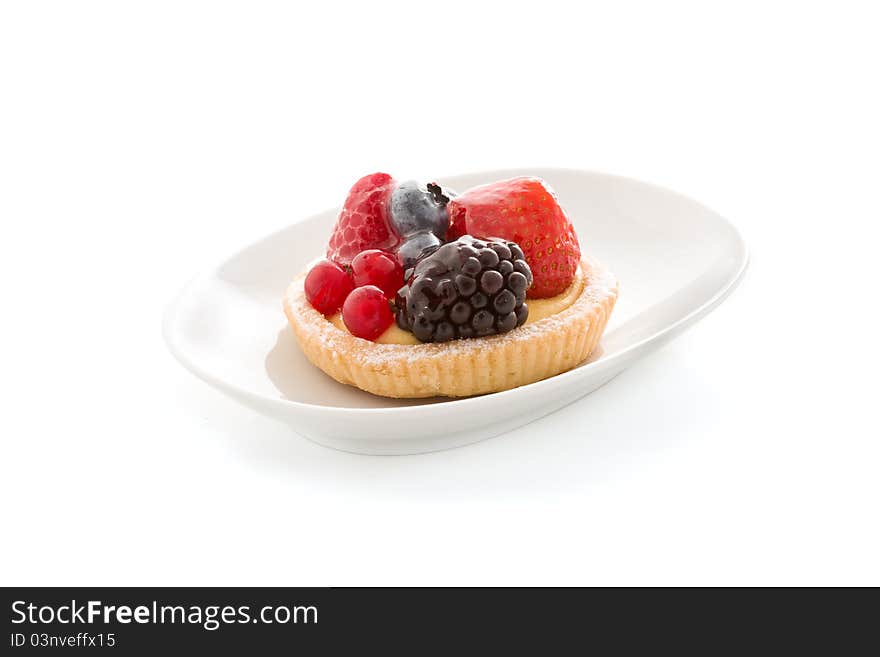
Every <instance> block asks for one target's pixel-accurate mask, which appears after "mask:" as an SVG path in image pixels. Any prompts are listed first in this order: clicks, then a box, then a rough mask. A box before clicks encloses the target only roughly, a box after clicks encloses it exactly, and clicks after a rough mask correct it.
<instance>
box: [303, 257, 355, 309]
mask: <svg viewBox="0 0 880 657" xmlns="http://www.w3.org/2000/svg"><path fill="white" fill-rule="evenodd" d="M303 287H304V288H305V292H306V299H308V301H309V303H310V304H312V307H313V308H314V309H315V310H317V311H318V312H319V313H323V314H324V315H332V314H333V313H335V312H337V311H338V310H339V309H340V308H342V304H343V303H344V302H345V299H346V297H348V295H349V293H350V292H351V291H352V289H354V283H353V282H352V280H351V276H349V275H348V272H346V271H345V270H344V269H342V267H340V266H339V265H337V264H336V263H333V262H330V261H329V260H322V261H321V262H319V263H317V264H316V265H315V266H314V267H312V268H311V270H309V273H308V274H307V275H306V280H305V282H304V283H303Z"/></svg>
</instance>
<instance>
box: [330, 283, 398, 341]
mask: <svg viewBox="0 0 880 657" xmlns="http://www.w3.org/2000/svg"><path fill="white" fill-rule="evenodd" d="M342 321H343V322H345V328H347V329H348V331H349V333H351V334H352V335H354V336H356V337H358V338H364V339H365V340H375V339H376V338H378V337H379V336H380V335H382V334H383V333H384V332H385V329H387V328H388V327H389V326H391V323H392V322H393V321H394V315H392V314H391V306H390V305H389V303H388V299H387V298H386V297H385V293H384V292H383V291H382V290H380V289H379V288H378V287H376V286H375V285H365V286H364V287H358V288H355V290H354V291H353V292H352V293H351V294H349V295H348V298H347V299H346V300H345V303H344V304H342Z"/></svg>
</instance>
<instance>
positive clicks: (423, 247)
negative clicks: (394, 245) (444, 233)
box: [397, 232, 440, 269]
mask: <svg viewBox="0 0 880 657" xmlns="http://www.w3.org/2000/svg"><path fill="white" fill-rule="evenodd" d="M438 246H440V238H439V237H437V236H436V235H434V234H433V233H428V232H424V233H416V234H415V235H410V236H409V237H407V238H406V241H405V242H404V243H403V244H401V245H400V246H399V247H398V249H397V259H398V260H399V261H400V264H401V265H403V268H404V269H409V268H410V267H413V266H415V264H416V261H417V260H418V259H419V258H420V257H421V256H422V255H424V254H425V253H428V252H430V251H432V250H434V249H436V248H437V247H438ZM429 264H430V263H429Z"/></svg>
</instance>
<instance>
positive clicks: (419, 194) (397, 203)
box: [390, 180, 455, 239]
mask: <svg viewBox="0 0 880 657" xmlns="http://www.w3.org/2000/svg"><path fill="white" fill-rule="evenodd" d="M451 196H455V194H453V193H451V192H449V191H447V190H443V189H442V188H441V187H440V185H438V184H437V183H428V184H427V185H425V184H423V183H420V182H418V181H417V180H407V181H406V182H402V183H400V184H399V185H398V186H397V188H396V189H395V190H394V191H393V192H392V193H391V207H390V210H391V212H390V217H391V224H392V226H393V228H394V230H396V231H397V233H398V235H401V236H403V237H408V236H409V235H413V234H414V233H420V232H424V231H427V232H431V233H433V234H434V235H436V236H437V237H439V238H441V239H443V238H444V237H446V229H447V228H449V210H448V209H447V207H446V205H447V203H449V199H450V197H451Z"/></svg>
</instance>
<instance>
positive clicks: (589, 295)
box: [284, 258, 617, 397]
mask: <svg viewBox="0 0 880 657" xmlns="http://www.w3.org/2000/svg"><path fill="white" fill-rule="evenodd" d="M577 275H578V276H582V277H584V278H585V279H586V283H585V285H584V289H583V291H582V292H581V294H580V296H579V297H578V298H577V299H576V300H575V301H574V303H572V304H571V305H570V306H569V307H568V308H565V309H564V310H562V311H560V312H559V313H556V314H555V315H551V316H550V317H545V318H543V319H540V320H538V321H537V322H534V323H531V324H526V325H524V326H520V327H519V328H516V329H514V330H513V331H510V332H508V333H504V334H502V335H493V336H489V337H485V338H473V339H469V340H453V341H450V342H441V343H425V344H418V345H399V344H377V343H375V342H370V341H369V340H363V339H361V338H356V337H355V336H353V335H351V334H350V333H348V332H347V331H343V330H341V329H339V328H337V327H336V326H334V325H333V324H331V323H330V322H329V321H327V319H326V318H325V317H324V316H323V315H322V314H321V313H319V312H318V311H317V310H315V309H314V308H312V306H311V304H309V303H308V301H306V298H305V293H304V291H303V280H304V276H299V277H297V278H296V279H295V280H294V281H293V282H292V283H291V284H290V287H289V288H288V289H287V293H286V294H285V296H284V312H285V313H286V315H287V319H288V321H289V322H290V326H291V327H292V328H293V332H294V334H295V335H296V338H297V341H298V342H299V344H300V347H301V348H302V350H303V352H305V355H306V357H307V358H308V359H309V360H310V361H311V362H312V363H313V364H314V365H316V366H317V367H319V368H321V369H322V370H323V371H324V372H325V373H327V374H328V375H330V376H332V377H333V378H334V379H336V380H337V381H339V382H340V383H345V384H348V385H354V386H357V387H358V388H360V389H361V390H366V391H367V392H371V393H373V394H376V395H381V396H383V397H434V396H438V395H440V396H447V397H467V396H470V395H481V394H485V393H489V392H500V391H501V390H508V389H510V388H516V387H517V386H522V385H526V384H528V383H534V382H535V381H540V380H542V379H546V378H548V377H551V376H554V375H556V374H560V373H561V372H565V371H567V370H570V369H571V368H573V367H574V366H576V365H578V364H579V363H582V362H583V361H584V360H586V359H587V357H588V356H589V355H590V353H591V352H592V351H593V349H594V348H595V346H596V344H597V343H598V342H599V338H600V337H601V335H602V332H603V331H604V330H605V325H606V324H607V322H608V318H609V317H610V315H611V311H612V310H613V308H614V303H615V302H616V301H617V280H616V279H615V278H614V276H613V275H612V274H611V273H610V272H609V271H608V270H606V269H604V268H603V267H602V265H600V264H599V263H598V262H597V261H596V260H594V259H592V258H584V259H583V260H581V264H580V268H579V269H578V273H577Z"/></svg>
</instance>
